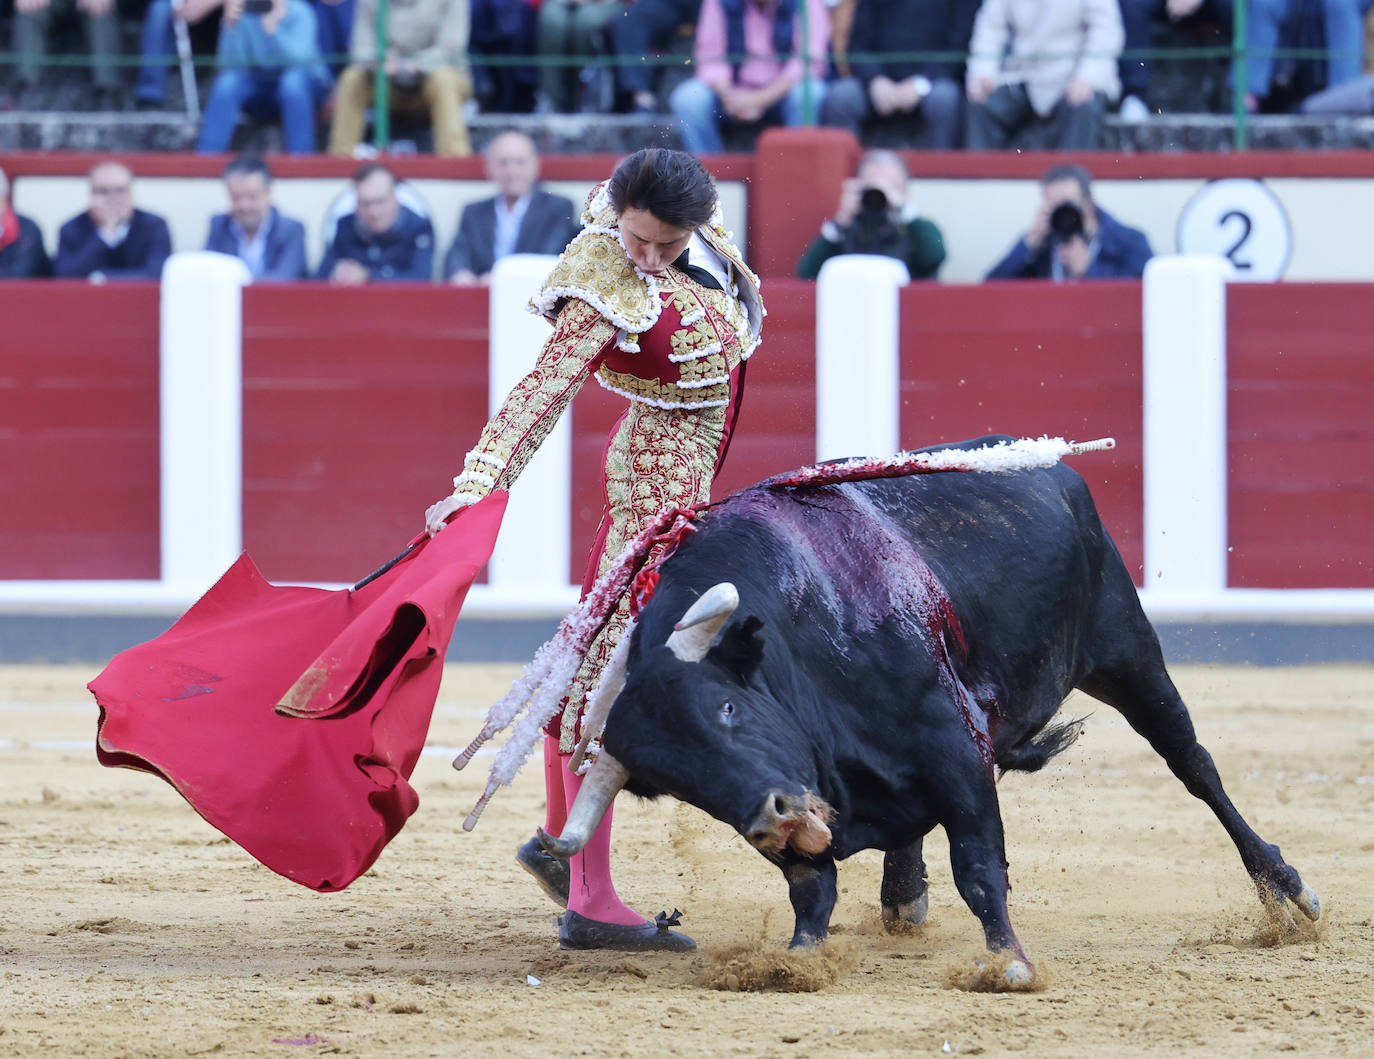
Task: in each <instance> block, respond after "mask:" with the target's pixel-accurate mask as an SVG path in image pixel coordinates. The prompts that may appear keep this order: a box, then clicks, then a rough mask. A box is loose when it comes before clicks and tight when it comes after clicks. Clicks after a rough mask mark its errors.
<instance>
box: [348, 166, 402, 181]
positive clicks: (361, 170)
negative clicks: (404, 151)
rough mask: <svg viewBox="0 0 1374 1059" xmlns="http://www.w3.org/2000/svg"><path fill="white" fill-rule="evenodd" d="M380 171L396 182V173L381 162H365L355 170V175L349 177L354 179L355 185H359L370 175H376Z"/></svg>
mask: <svg viewBox="0 0 1374 1059" xmlns="http://www.w3.org/2000/svg"><path fill="white" fill-rule="evenodd" d="M378 173H385V174H386V175H387V176H389V177H390V178H391V182H392V184H395V183H396V174H395V173H393V172H392V171H391V170H390V169H388V168H387V167H386V166H384V165H382V163H381V162H364V163H363V164H362V165H360V166H358V168H357V169H355V170H354V171H353V176H351V177H350V178H349V179H350V180H352V181H353V186H354V187H357V186H358V185H359V184H361V183H362V182H363V181H364V180H366V179H368V177H372V176H376V175H377V174H378Z"/></svg>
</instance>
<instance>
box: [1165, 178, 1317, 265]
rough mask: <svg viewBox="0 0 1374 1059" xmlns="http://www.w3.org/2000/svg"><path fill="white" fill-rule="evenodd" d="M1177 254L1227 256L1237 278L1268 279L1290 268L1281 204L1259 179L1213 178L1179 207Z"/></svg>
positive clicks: (1290, 237) (1289, 231)
mask: <svg viewBox="0 0 1374 1059" xmlns="http://www.w3.org/2000/svg"><path fill="white" fill-rule="evenodd" d="M1178 252H1179V253H1180V254H1215V255H1217V256H1218V257H1224V258H1227V259H1228V260H1229V261H1230V262H1231V264H1232V266H1233V267H1234V268H1235V270H1236V273H1235V278H1236V279H1238V280H1249V281H1252V282H1260V283H1268V282H1271V281H1273V280H1276V279H1279V278H1281V277H1282V276H1283V274H1284V272H1285V271H1286V270H1287V268H1288V260H1289V258H1291V257H1292V256H1293V229H1292V227H1291V226H1290V225H1289V223H1288V214H1286V213H1285V212H1284V211H1283V205H1282V204H1281V203H1280V202H1279V200H1278V198H1277V197H1276V196H1275V195H1274V193H1273V192H1272V191H1270V190H1269V188H1268V187H1266V186H1265V185H1264V184H1262V183H1261V182H1260V181H1258V180H1243V179H1235V178H1232V179H1227V180H1213V181H1211V182H1210V183H1209V184H1207V185H1206V186H1205V187H1204V188H1202V190H1201V191H1199V192H1198V193H1197V194H1196V195H1194V196H1193V197H1192V198H1191V199H1190V200H1189V201H1188V205H1186V206H1184V207H1183V213H1182V214H1181V215H1180V216H1179V219H1178Z"/></svg>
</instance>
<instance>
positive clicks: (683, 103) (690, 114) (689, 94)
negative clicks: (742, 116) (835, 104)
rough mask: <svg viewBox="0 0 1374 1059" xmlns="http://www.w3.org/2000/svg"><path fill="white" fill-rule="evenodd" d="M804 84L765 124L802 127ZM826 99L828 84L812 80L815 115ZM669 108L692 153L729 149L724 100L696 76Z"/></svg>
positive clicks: (773, 108) (675, 95)
mask: <svg viewBox="0 0 1374 1059" xmlns="http://www.w3.org/2000/svg"><path fill="white" fill-rule="evenodd" d="M802 87H803V86H802V82H800V81H798V82H797V83H796V84H795V85H793V86H792V90H791V91H790V92H788V93H787V95H785V96H784V97H783V98H782V99H781V100H780V101H779V102H777V103H774V104H773V105H772V106H771V107H769V108H768V110H767V112H766V113H765V114H764V115H763V118H762V124H764V125H778V124H782V125H792V126H796V125H800V124H802ZM824 99H825V82H823V81H820V80H815V79H813V80H812V81H811V104H812V107H813V111H814V113H815V114H819V113H820V109H821V103H822V101H823V100H824ZM668 109H669V110H671V111H672V113H673V117H675V118H677V119H678V124H679V131H680V132H681V133H682V146H683V147H684V148H686V149H687V150H688V151H690V152H691V153H692V154H719V153H720V152H721V151H723V150H725V142H724V140H722V139H721V135H720V127H721V124H722V123H723V122H726V121H729V120H731V119H729V118H727V117H726V116H725V112H724V111H723V110H721V107H720V100H719V99H717V98H716V93H715V90H714V89H712V88H709V87H707V86H706V85H705V84H703V83H702V82H700V81H698V80H697V79H696V78H695V77H692V78H689V79H688V80H686V81H683V82H682V83H681V84H680V85H678V86H677V87H676V88H675V89H673V94H672V95H671V96H669V97H668Z"/></svg>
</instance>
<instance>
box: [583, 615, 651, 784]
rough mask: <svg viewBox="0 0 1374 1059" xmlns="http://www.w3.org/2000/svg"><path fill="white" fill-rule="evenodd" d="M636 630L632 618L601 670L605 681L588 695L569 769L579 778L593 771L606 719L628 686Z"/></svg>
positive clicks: (598, 683) (602, 679)
mask: <svg viewBox="0 0 1374 1059" xmlns="http://www.w3.org/2000/svg"><path fill="white" fill-rule="evenodd" d="M634 631H635V619H633V618H631V619H630V621H629V623H628V624H627V625H626V626H625V631H624V632H622V633H621V634H620V639H619V640H618V641H617V642H616V645H615V650H613V651H612V652H611V657H610V658H608V659H607V660H606V665H605V666H604V667H603V668H602V670H601V678H600V679H599V680H598V681H597V682H596V687H594V688H592V690H591V691H590V692H588V693H587V706H586V709H584V710H583V712H582V738H581V739H579V740H578V743H577V746H576V747H575V748H574V750H573V755H572V760H571V761H570V762H568V765H569V767H570V768H571V769H572V770H573V771H574V772H576V773H577V774H578V775H579V776H581V775H583V774H584V773H585V772H586V771H587V769H589V768H591V766H592V762H593V761H595V760H596V755H597V753H598V752H600V750H601V732H602V730H603V729H604V728H605V727H606V718H607V716H608V715H609V714H610V712H611V703H613V702H615V700H616V696H618V695H619V694H620V692H621V689H622V688H624V687H625V667H626V665H627V664H628V663H629V660H630V641H631V639H632V638H633V634H634Z"/></svg>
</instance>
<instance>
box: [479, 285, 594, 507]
mask: <svg viewBox="0 0 1374 1059" xmlns="http://www.w3.org/2000/svg"><path fill="white" fill-rule="evenodd" d="M615 336H616V327H615V325H614V324H612V323H611V322H610V321H608V320H607V319H606V318H605V317H604V316H602V315H601V314H600V313H599V312H597V311H596V310H595V309H593V308H592V307H591V306H590V305H588V304H587V303H586V302H584V301H581V300H579V299H576V298H574V299H572V300H570V301H569V302H568V303H567V304H566V305H565V306H564V307H563V310H562V312H560V313H559V314H558V319H557V320H556V321H555V323H554V332H553V334H552V335H550V336H549V340H548V341H547V342H545V343H544V348H543V350H542V351H541V352H540V354H539V359H538V361H537V362H536V363H535V366H534V370H533V371H531V372H530V373H529V374H528V375H526V376H525V377H524V378H523V379H521V380H520V382H519V383H518V384H516V386H515V388H514V389H512V390H511V392H510V393H509V394H508V395H507V396H506V400H505V402H504V403H503V404H502V405H501V409H500V411H498V412H497V413H496V414H495V415H494V416H492V417H491V419H489V420H488V421H487V425H486V426H485V427H484V428H483V429H482V434H481V437H479V438H478V439H477V444H476V446H474V447H473V449H472V451H471V452H469V453H468V454H467V457H466V458H465V459H464V461H463V470H462V472H461V473H460V474H459V475H458V476H457V477H456V478H454V479H453V485H454V490H453V497H454V499H455V500H458V501H460V502H461V503H462V504H464V505H467V504H474V503H476V502H477V501H478V500H481V499H482V498H483V497H484V496H486V495H487V494H488V493H490V492H491V491H492V490H493V489H509V488H510V486H511V484H512V483H513V482H514V481H515V479H516V478H517V477H519V475H520V472H521V471H522V470H524V468H525V464H527V463H529V461H530V458H531V457H532V456H533V455H534V454H535V452H536V451H537V450H538V448H539V445H540V443H541V442H542V441H543V440H544V438H545V437H547V436H548V434H549V432H550V431H551V430H553V428H554V426H555V425H556V424H557V422H558V417H559V416H561V415H562V414H563V410H564V409H565V408H567V407H568V404H569V403H570V402H571V401H572V399H573V397H574V396H576V394H577V391H578V390H580V389H581V388H582V384H583V383H584V382H586V381H587V377H588V376H589V375H590V374H591V373H592V372H593V371H595V370H596V368H597V366H598V365H599V364H600V363H601V359H602V357H603V356H604V355H605V354H606V352H607V351H608V350H609V349H610V348H611V344H612V343H613V342H614V341H615Z"/></svg>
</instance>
